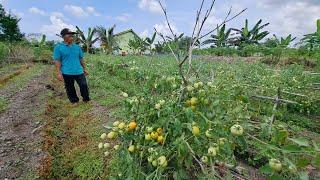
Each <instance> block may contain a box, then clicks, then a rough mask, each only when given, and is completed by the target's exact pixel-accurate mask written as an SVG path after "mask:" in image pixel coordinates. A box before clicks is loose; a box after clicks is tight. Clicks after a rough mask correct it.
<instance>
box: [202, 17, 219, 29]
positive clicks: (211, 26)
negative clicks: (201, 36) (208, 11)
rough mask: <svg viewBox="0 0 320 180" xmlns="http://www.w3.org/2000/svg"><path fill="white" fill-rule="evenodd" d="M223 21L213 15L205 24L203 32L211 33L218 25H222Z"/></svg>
mask: <svg viewBox="0 0 320 180" xmlns="http://www.w3.org/2000/svg"><path fill="white" fill-rule="evenodd" d="M222 22H223V20H222V19H221V18H217V17H216V16H214V15H213V14H212V15H210V16H209V18H208V19H207V21H206V22H205V24H204V27H203V31H211V30H213V29H214V28H216V27H217V25H218V24H220V23H222Z"/></svg>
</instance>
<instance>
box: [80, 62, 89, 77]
mask: <svg viewBox="0 0 320 180" xmlns="http://www.w3.org/2000/svg"><path fill="white" fill-rule="evenodd" d="M80 63H81V66H82V67H83V72H84V75H86V76H87V75H88V71H87V65H86V63H85V61H84V59H83V58H82V59H81V60H80Z"/></svg>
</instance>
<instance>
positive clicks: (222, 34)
mask: <svg viewBox="0 0 320 180" xmlns="http://www.w3.org/2000/svg"><path fill="white" fill-rule="evenodd" d="M231 31H232V29H228V30H227V31H226V25H225V24H224V25H223V26H222V27H221V29H220V28H219V26H218V27H217V34H216V35H211V36H210V37H211V38H210V39H207V40H205V41H204V42H203V43H202V44H203V45H207V44H211V47H227V46H228V43H229V40H230V39H229V37H230V33H231Z"/></svg>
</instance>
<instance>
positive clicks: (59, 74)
mask: <svg viewBox="0 0 320 180" xmlns="http://www.w3.org/2000/svg"><path fill="white" fill-rule="evenodd" d="M57 78H58V80H59V81H63V76H62V74H61V73H58V76H57Z"/></svg>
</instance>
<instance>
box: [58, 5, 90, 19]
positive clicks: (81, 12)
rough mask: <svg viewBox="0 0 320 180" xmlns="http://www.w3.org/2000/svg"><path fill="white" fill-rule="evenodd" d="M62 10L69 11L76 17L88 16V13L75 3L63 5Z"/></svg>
mask: <svg viewBox="0 0 320 180" xmlns="http://www.w3.org/2000/svg"><path fill="white" fill-rule="evenodd" d="M64 10H65V11H67V12H69V13H71V14H72V15H74V16H76V17H84V16H88V13H87V12H86V11H85V10H84V9H83V8H82V7H80V6H75V5H65V6H64Z"/></svg>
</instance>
